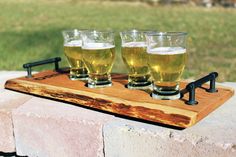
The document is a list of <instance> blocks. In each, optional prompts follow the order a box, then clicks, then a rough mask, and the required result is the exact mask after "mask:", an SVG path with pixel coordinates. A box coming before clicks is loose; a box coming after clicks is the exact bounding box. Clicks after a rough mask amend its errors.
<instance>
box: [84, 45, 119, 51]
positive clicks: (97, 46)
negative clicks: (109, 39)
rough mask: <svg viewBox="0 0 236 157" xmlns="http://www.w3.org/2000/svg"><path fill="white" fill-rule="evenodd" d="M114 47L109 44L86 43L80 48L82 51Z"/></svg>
mask: <svg viewBox="0 0 236 157" xmlns="http://www.w3.org/2000/svg"><path fill="white" fill-rule="evenodd" d="M114 47H115V45H112V44H110V43H87V44H85V45H83V46H82V49H85V50H101V49H110V48H114Z"/></svg>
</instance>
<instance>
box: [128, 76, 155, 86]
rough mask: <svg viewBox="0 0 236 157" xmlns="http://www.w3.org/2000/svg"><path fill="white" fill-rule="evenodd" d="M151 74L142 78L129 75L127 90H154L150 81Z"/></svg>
mask: <svg viewBox="0 0 236 157" xmlns="http://www.w3.org/2000/svg"><path fill="white" fill-rule="evenodd" d="M150 77H151V75H150V74H146V75H142V76H138V75H137V76H132V75H129V78H128V82H129V83H128V84H127V88H129V89H150V88H152V82H151V81H150Z"/></svg>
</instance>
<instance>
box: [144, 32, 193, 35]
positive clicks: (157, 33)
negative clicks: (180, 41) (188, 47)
mask: <svg viewBox="0 0 236 157" xmlns="http://www.w3.org/2000/svg"><path fill="white" fill-rule="evenodd" d="M186 35H188V33H187V32H150V33H146V36H186Z"/></svg>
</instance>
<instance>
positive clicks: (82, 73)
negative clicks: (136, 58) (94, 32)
mask: <svg viewBox="0 0 236 157" xmlns="http://www.w3.org/2000/svg"><path fill="white" fill-rule="evenodd" d="M81 32H82V30H78V29H74V30H65V31H62V35H63V37H64V54H65V56H66V58H67V61H68V63H69V65H70V75H69V78H70V79H71V80H86V79H87V78H88V74H87V69H86V68H85V65H84V63H83V61H82V49H81V46H82V39H81Z"/></svg>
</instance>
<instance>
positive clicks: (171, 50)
mask: <svg viewBox="0 0 236 157" xmlns="http://www.w3.org/2000/svg"><path fill="white" fill-rule="evenodd" d="M147 53H149V54H158V55H175V54H183V53H186V49H185V48H182V47H158V48H154V49H150V48H148V49H147Z"/></svg>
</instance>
